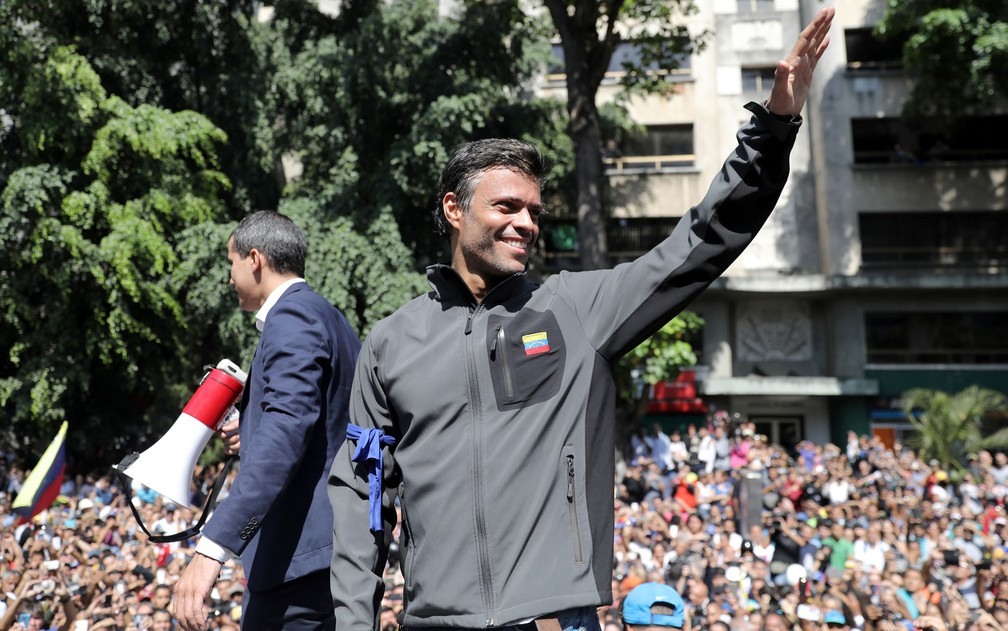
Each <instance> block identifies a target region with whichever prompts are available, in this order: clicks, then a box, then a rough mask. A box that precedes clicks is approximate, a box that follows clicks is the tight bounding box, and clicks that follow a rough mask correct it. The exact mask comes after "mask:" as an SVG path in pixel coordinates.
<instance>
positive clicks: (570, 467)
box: [567, 454, 584, 563]
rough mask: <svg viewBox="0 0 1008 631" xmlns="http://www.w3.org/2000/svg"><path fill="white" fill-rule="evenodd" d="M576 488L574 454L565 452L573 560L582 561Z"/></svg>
mask: <svg viewBox="0 0 1008 631" xmlns="http://www.w3.org/2000/svg"><path fill="white" fill-rule="evenodd" d="M575 491H576V488H575V486H574V454H567V514H568V515H569V516H570V523H571V534H573V535H574V562H575V563H582V562H584V554H582V552H581V525H580V524H579V523H578V515H577V502H575V501H574V500H575V498H576V496H577V494H576V492H575Z"/></svg>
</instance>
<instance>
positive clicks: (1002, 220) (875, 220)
mask: <svg viewBox="0 0 1008 631" xmlns="http://www.w3.org/2000/svg"><path fill="white" fill-rule="evenodd" d="M858 220H859V223H860V229H861V266H862V267H863V268H872V267H875V268H880V267H887V268H891V267H904V268H906V267H928V268H934V267H938V268H952V269H954V268H970V269H976V268H980V267H984V268H991V267H995V268H1001V269H1008V240H1006V239H1005V235H1008V212H1004V211H969V212H964V211H957V212H941V211H933V212H864V213H861V214H860V215H859V216H858Z"/></svg>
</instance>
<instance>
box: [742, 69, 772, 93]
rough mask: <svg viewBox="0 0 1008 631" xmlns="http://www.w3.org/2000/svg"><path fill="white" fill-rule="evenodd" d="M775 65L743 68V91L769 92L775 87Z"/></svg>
mask: <svg viewBox="0 0 1008 631" xmlns="http://www.w3.org/2000/svg"><path fill="white" fill-rule="evenodd" d="M776 70H777V68H776V67H775V66H762V67H758V68H743V69H742V92H744V93H746V94H769V93H770V88H772V87H773V82H774V73H775V72H776Z"/></svg>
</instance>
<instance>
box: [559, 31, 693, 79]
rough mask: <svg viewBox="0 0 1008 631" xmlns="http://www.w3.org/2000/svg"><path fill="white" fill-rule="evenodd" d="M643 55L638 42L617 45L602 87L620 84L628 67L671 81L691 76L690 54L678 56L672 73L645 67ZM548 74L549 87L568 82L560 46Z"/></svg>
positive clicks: (656, 67)
mask: <svg viewBox="0 0 1008 631" xmlns="http://www.w3.org/2000/svg"><path fill="white" fill-rule="evenodd" d="M641 55H642V53H641V45H640V43H638V42H633V41H627V42H619V43H618V44H616V48H615V49H614V50H613V54H612V57H611V58H610V59H609V66H608V67H607V68H606V72H605V76H604V77H603V78H602V85H616V84H618V83H619V82H620V81H621V80H622V79H623V77H624V76H625V75H626V73H627V66H630V67H636V68H641V69H643V70H644V71H645V72H648V73H665V74H667V79H668V80H669V81H683V80H685V79H689V78H690V76H691V72H692V58H691V57H690V55H689V53H683V54H681V55H678V56H677V57H676V62H677V63H676V67H675V68H674V69H673V70H671V71H667V70H665V69H663V68H659V67H658V65H657V64H651V65H649V66H647V67H644V66H643V64H642V62H641ZM546 73H547V74H546V82H547V83H548V84H549V85H553V86H558V85H563V84H565V83H566V82H567V75H566V68H565V67H564V51H563V46H561V45H560V44H553V58H552V61H551V63H550V64H549V67H548V68H547V71H546Z"/></svg>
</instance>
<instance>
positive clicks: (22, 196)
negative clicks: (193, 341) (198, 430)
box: [0, 21, 229, 454]
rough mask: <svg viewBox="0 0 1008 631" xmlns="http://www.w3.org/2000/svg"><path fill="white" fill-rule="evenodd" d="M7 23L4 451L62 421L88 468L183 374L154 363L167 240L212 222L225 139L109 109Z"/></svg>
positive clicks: (197, 127) (220, 207)
mask: <svg viewBox="0 0 1008 631" xmlns="http://www.w3.org/2000/svg"><path fill="white" fill-rule="evenodd" d="M6 24H7V27H6V28H4V29H3V35H2V36H0V37H2V39H4V40H6V41H7V42H8V43H10V44H12V46H11V47H10V48H8V49H7V50H8V53H7V54H6V55H5V56H4V58H3V60H2V70H3V75H2V76H3V77H4V78H5V81H4V82H3V84H2V90H3V93H4V99H3V102H4V103H5V104H7V105H6V106H5V109H4V115H5V118H6V123H7V125H6V129H5V131H4V135H3V138H2V145H3V148H4V151H3V153H4V156H5V157H4V161H3V163H2V168H3V173H2V176H3V177H2V181H3V188H2V190H0V239H2V240H3V243H2V246H0V277H2V282H0V317H2V319H3V326H2V327H0V347H2V348H3V349H4V350H5V354H4V356H3V357H2V358H0V406H2V408H3V410H4V414H5V416H6V417H7V418H8V419H9V421H10V422H9V423H8V424H7V425H6V427H5V430H6V431H7V432H9V435H8V436H6V437H5V438H6V439H7V440H10V441H11V442H10V443H8V444H18V443H19V442H22V441H27V442H31V441H32V439H41V440H46V441H47V440H49V439H50V438H51V434H52V432H53V429H54V428H55V427H56V426H57V425H58V424H59V423H60V422H62V421H63V420H64V419H67V420H71V421H72V425H73V427H74V434H75V448H76V450H77V451H78V452H79V453H81V452H83V453H87V452H88V451H89V450H90V452H91V453H92V454H95V453H99V452H100V451H101V450H102V449H103V448H105V447H107V446H111V445H115V444H116V442H117V440H118V439H119V438H120V435H121V434H122V433H123V432H125V433H127V434H129V433H130V432H131V431H138V429H140V428H142V427H143V426H144V424H143V423H142V422H140V423H138V422H137V420H139V419H143V418H144V414H145V412H146V411H147V410H148V409H149V408H150V407H151V402H152V401H154V400H157V399H158V398H159V397H160V396H161V392H162V390H161V388H159V385H160V384H162V383H164V382H166V381H170V376H171V374H172V370H173V369H174V368H176V367H177V366H178V364H179V362H178V361H177V358H175V357H172V356H171V354H170V353H168V352H166V350H165V349H166V348H172V347H174V346H175V345H176V344H177V343H178V341H179V340H180V339H182V337H183V336H182V332H183V331H184V329H185V327H186V322H185V320H184V317H183V309H182V303H180V302H179V301H178V299H177V297H176V296H175V295H174V294H173V293H172V292H171V291H170V288H169V284H170V278H171V274H172V271H173V269H174V267H175V265H176V264H177V263H178V257H177V253H176V250H175V240H174V236H175V235H176V234H177V233H179V232H181V231H182V230H183V228H184V227H185V226H188V225H190V224H194V223H201V222H210V221H214V220H219V219H220V218H222V216H223V211H224V204H223V201H222V199H223V195H224V194H225V191H226V190H227V188H228V186H229V183H228V181H227V179H226V178H225V177H224V176H223V174H222V173H221V172H220V171H219V170H218V165H219V162H218V157H217V153H216V151H217V148H218V147H219V146H220V144H221V143H223V142H224V141H225V135H224V134H223V132H221V130H220V129H218V128H216V127H215V126H214V125H213V124H211V123H210V122H209V121H208V120H207V119H206V118H204V117H203V116H200V115H199V114H196V113H194V112H175V113H173V112H168V111H165V110H163V109H160V108H156V107H152V106H149V105H141V106H138V107H133V106H130V105H128V104H127V103H125V102H124V101H123V100H121V99H119V98H118V97H115V96H109V95H108V94H107V93H106V92H105V90H104V88H103V86H102V84H101V81H100V79H99V77H98V76H97V74H96V73H95V72H94V71H93V69H92V68H91V66H90V64H89V63H88V62H87V60H86V59H84V58H83V57H82V56H80V55H79V54H77V53H76V52H75V51H74V49H72V48H70V47H67V46H60V45H58V44H55V43H54V42H52V41H49V40H46V39H45V38H43V37H39V34H38V31H37V30H36V29H34V28H33V27H32V26H30V25H26V24H25V23H19V22H16V21H12V22H7V23H6ZM110 418H117V419H122V421H121V422H119V423H109V422H108V421H109V419H110ZM15 437H17V438H18V439H15ZM5 442H6V440H5Z"/></svg>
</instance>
